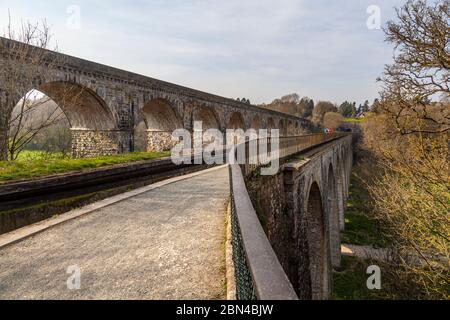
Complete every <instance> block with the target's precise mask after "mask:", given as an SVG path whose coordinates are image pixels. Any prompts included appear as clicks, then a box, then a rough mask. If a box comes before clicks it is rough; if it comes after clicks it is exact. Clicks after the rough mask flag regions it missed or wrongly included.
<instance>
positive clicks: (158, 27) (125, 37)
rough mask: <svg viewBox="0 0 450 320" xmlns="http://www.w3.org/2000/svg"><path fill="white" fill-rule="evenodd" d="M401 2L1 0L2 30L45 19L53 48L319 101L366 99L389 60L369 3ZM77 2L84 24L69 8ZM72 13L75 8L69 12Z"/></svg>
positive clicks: (237, 91) (256, 95) (384, 6)
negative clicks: (10, 24) (10, 20)
mask: <svg viewBox="0 0 450 320" xmlns="http://www.w3.org/2000/svg"><path fill="white" fill-rule="evenodd" d="M403 2H404V1H400V0H383V1H376V0H368V1H366V0H334V1H333V0H328V1H323V0H278V1H269V0H191V1H189V0H183V1H181V0H149V1H143V0H135V1H123V0H101V1H100V0H89V1H85V0H80V1H76V0H73V1H47V0H41V1H23V0H14V1H9V0H0V30H1V33H2V34H3V31H4V30H5V26H6V23H7V16H8V9H9V10H10V11H11V15H12V18H13V22H14V23H18V22H20V20H30V21H36V20H40V19H43V18H45V19H46V20H47V23H48V24H49V26H50V27H51V31H52V33H53V36H54V39H55V40H57V42H58V47H59V50H60V51H62V52H64V53H67V54H70V55H74V56H77V57H80V58H84V59H88V60H93V61H96V62H101V63H104V64H107V65H111V66H114V67H118V68H121V69H125V70H129V71H133V72H137V73H140V74H144V75H147V76H151V77H154V78H158V79H162V80H165V81H170V82H174V83H177V84H181V85H184V86H188V87H192V88H195V89H199V90H203V91H207V92H211V93H215V94H219V95H222V96H226V97H230V98H236V97H246V98H249V99H250V100H251V101H252V103H262V102H270V101H272V100H273V99H274V98H277V97H280V96H282V95H284V94H287V93H292V92H297V93H298V94H299V95H301V96H310V97H312V98H314V99H315V100H316V101H317V100H331V101H334V102H336V103H341V102H343V101H344V100H352V101H357V102H358V103H361V102H363V101H364V100H365V99H370V100H373V99H374V98H375V97H376V96H377V94H378V91H379V85H378V84H377V83H376V78H377V77H378V76H379V75H380V74H381V72H382V71H383V67H384V65H385V64H387V63H390V62H391V60H392V53H393V48H392V47H391V46H390V45H388V44H386V43H384V35H383V32H382V31H381V30H369V28H367V25H366V21H367V19H368V18H369V14H368V13H367V8H368V7H369V6H370V5H377V6H379V7H380V9H381V22H382V24H385V23H386V21H387V20H389V19H391V18H393V16H394V9H393V7H395V6H397V7H398V6H400V5H401V4H402V3H403ZM71 5H75V6H78V7H79V8H80V20H79V21H80V28H70V27H68V22H71V21H76V20H73V19H72V18H73V17H74V16H73V15H72V14H71V13H68V8H69V7H70V6H71ZM72 12H73V11H72Z"/></svg>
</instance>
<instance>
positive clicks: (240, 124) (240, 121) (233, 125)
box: [227, 112, 245, 130]
mask: <svg viewBox="0 0 450 320" xmlns="http://www.w3.org/2000/svg"><path fill="white" fill-rule="evenodd" d="M227 129H233V130H236V129H242V130H245V122H244V118H243V117H242V115H241V114H240V113H239V112H233V113H232V114H231V116H230V120H229V121H228V125H227Z"/></svg>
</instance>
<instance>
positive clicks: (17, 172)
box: [0, 151, 170, 183]
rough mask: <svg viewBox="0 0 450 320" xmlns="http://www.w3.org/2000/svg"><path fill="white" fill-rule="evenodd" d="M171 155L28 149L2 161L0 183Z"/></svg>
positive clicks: (168, 153) (164, 153) (166, 153)
mask: <svg viewBox="0 0 450 320" xmlns="http://www.w3.org/2000/svg"><path fill="white" fill-rule="evenodd" d="M168 156H170V152H135V153H126V154H119V155H113V156H103V157H96V158H87V159H70V158H63V157H62V156H60V155H58V154H50V155H49V154H44V153H40V152H36V151H27V152H24V153H23V154H21V155H20V157H19V159H18V160H16V161H1V162H0V183H2V182H3V183H4V182H7V181H15V180H28V179H33V178H39V177H44V176H48V175H52V174H58V173H67V172H77V171H83V170H88V169H95V168H101V167H106V166H111V165H115V164H123V163H128V162H136V161H143V160H155V159H160V158H164V157H168Z"/></svg>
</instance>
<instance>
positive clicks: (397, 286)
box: [332, 257, 422, 300]
mask: <svg viewBox="0 0 450 320" xmlns="http://www.w3.org/2000/svg"><path fill="white" fill-rule="evenodd" d="M371 265H377V266H379V267H380V269H381V289H380V290H369V289H368V288H367V279H368V278H369V276H370V275H368V274H367V273H366V272H367V268H368V267H369V266H371ZM391 268H392V267H391V266H389V265H387V264H385V263H383V262H379V261H369V260H363V259H360V258H356V257H342V265H341V267H340V268H339V269H338V270H336V271H335V272H334V273H333V292H332V299H334V300H393V299H395V300H406V299H417V298H419V297H422V292H421V291H420V289H419V288H416V287H415V286H414V285H412V284H410V283H409V282H408V281H405V280H402V281H399V279H398V277H396V276H395V275H394V274H395V273H393V272H392V269H391Z"/></svg>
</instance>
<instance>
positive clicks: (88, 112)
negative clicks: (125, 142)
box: [38, 81, 116, 130]
mask: <svg viewBox="0 0 450 320" xmlns="http://www.w3.org/2000/svg"><path fill="white" fill-rule="evenodd" d="M38 90H39V91H41V92H42V93H44V94H45V95H47V96H48V97H50V98H51V99H52V100H53V101H55V102H56V104H57V105H58V106H59V107H60V108H61V109H62V110H63V112H64V114H65V115H66V116H67V118H68V119H69V122H70V125H71V128H72V129H90V130H113V129H115V128H116V126H115V122H114V117H113V115H112V112H111V111H110V109H109V108H108V107H107V105H106V103H105V102H104V100H103V99H102V98H100V97H99V96H98V95H97V94H96V93H95V92H94V91H92V90H91V89H89V88H87V87H84V86H81V85H79V84H76V83H70V82H62V81H55V82H48V83H44V84H42V85H40V86H39V88H38Z"/></svg>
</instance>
